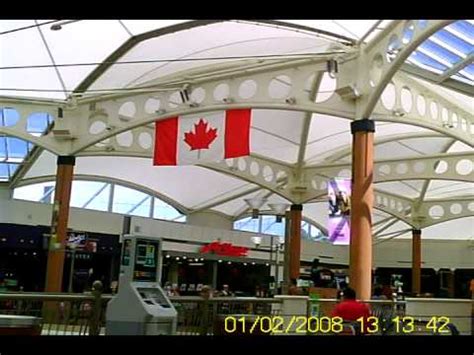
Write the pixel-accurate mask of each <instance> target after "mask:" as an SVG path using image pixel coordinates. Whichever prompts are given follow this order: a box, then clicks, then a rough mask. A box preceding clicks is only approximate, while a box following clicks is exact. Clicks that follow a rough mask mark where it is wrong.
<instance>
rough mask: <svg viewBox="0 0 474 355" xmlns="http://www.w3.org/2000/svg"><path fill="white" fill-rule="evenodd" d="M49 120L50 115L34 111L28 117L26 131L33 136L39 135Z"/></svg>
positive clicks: (50, 118) (46, 126) (50, 119)
mask: <svg viewBox="0 0 474 355" xmlns="http://www.w3.org/2000/svg"><path fill="white" fill-rule="evenodd" d="M51 122H52V117H51V115H49V114H47V113H43V112H41V113H34V114H32V115H31V116H29V117H28V121H27V125H26V131H27V132H28V133H31V134H33V135H34V136H40V135H42V134H43V133H44V132H45V131H46V129H47V128H48V125H49V124H50V123H51Z"/></svg>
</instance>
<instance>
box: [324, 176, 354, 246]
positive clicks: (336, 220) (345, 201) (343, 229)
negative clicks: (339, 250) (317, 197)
mask: <svg viewBox="0 0 474 355" xmlns="http://www.w3.org/2000/svg"><path fill="white" fill-rule="evenodd" d="M328 202H329V221H328V234H329V240H330V241H331V242H332V243H333V244H337V245H349V244H350V235H351V228H350V221H351V180H350V179H343V178H334V179H330V180H329V181H328Z"/></svg>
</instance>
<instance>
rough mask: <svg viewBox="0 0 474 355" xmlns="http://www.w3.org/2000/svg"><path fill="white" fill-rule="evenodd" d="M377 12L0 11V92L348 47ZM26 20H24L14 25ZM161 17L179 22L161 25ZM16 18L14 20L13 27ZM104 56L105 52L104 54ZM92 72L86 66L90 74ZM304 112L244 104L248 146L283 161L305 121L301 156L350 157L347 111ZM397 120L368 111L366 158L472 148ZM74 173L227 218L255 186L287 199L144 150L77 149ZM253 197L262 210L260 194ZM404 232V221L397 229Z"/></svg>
mask: <svg viewBox="0 0 474 355" xmlns="http://www.w3.org/2000/svg"><path fill="white" fill-rule="evenodd" d="M389 22H390V21H382V22H380V23H379V22H378V21H376V20H367V21H366V20H364V21H361V20H334V21H333V20H288V21H281V22H280V23H279V24H276V23H257V22H252V21H225V22H212V21H211V22H210V23H208V24H205V25H199V24H198V25H196V23H194V22H191V21H184V20H179V21H164V20H150V21H141V20H122V21H119V20H101V21H97V20H81V21H72V22H71V23H64V24H63V25H62V29H61V30H59V31H54V30H52V29H51V26H52V25H54V24H57V22H56V23H50V21H45V20H44V21H37V22H35V21H33V20H19V21H16V20H15V21H13V20H2V21H0V33H1V34H0V53H1V55H0V67H1V68H2V69H0V89H1V91H0V95H9V96H15V97H23V96H28V97H37V98H47V99H58V100H64V99H66V98H67V97H68V95H70V94H71V93H72V91H74V90H75V89H77V88H78V87H79V86H81V88H82V90H85V91H86V92H85V94H86V95H95V94H97V91H95V92H94V90H114V89H124V88H131V87H136V86H141V85H145V84H146V85H148V84H150V83H154V82H158V81H159V80H162V79H163V78H166V77H167V76H169V75H171V74H175V73H177V72H181V71H183V70H189V69H196V70H198V69H199V70H203V71H205V69H206V67H207V66H210V65H222V66H226V65H228V63H229V61H228V60H227V59H226V58H233V59H235V58H243V59H249V60H254V59H255V56H282V55H295V54H311V55H317V54H318V53H327V52H330V51H338V52H348V51H350V46H348V43H349V41H353V42H354V43H355V42H357V41H359V40H361V39H362V38H363V36H364V35H365V34H366V33H367V32H368V31H369V30H370V29H373V26H374V25H376V24H378V27H377V29H375V30H374V32H373V33H372V34H371V36H369V37H367V38H366V39H365V40H366V41H367V40H369V39H370V38H373V36H374V35H375V33H376V32H377V31H380V30H381V29H383V28H384V27H386V26H387V25H388V24H389ZM285 23H286V24H287V25H288V26H285ZM38 25H41V26H38ZM293 25H295V26H305V27H306V29H305V28H303V27H291V26H293ZM28 26H35V27H31V28H26V27H28ZM170 26H183V27H182V28H179V29H176V30H169V29H170ZM186 26H189V27H186ZM192 26H195V27H192ZM19 28H25V29H21V30H16V31H14V30H15V29H19ZM171 28H172V29H173V27H171ZM168 30H169V31H168ZM150 31H155V32H156V34H157V35H154V36H151V35H149V33H150ZM160 31H161V32H160ZM167 31H168V32H167ZM325 32H331V33H333V34H335V36H333V37H331V36H330V35H329V34H327V33H325ZM137 36H138V37H137ZM140 36H143V38H142V37H140ZM338 36H343V37H344V38H340V37H338ZM136 38H142V39H141V40H140V41H137V42H136V43H132V44H131V45H130V46H128V47H127V46H126V45H125V44H127V43H130V40H134V39H136ZM25 43H28V45H24V44H25ZM117 50H118V52H117ZM106 60H110V61H111V62H110V63H104V61H106ZM117 62H118V63H119V64H117ZM120 63H121V64H120ZM55 65H56V66H55ZM38 66H40V67H38ZM43 66H44V67H43ZM12 67H21V68H16V69H12ZM94 73H96V74H97V75H95V74H94ZM93 74H94V75H95V76H93V77H91V75H93ZM416 80H418V81H420V79H416ZM423 83H424V85H427V86H428V87H431V88H434V89H435V90H442V91H443V92H444V93H447V94H448V95H451V96H452V97H453V100H455V101H456V102H458V104H459V106H460V107H463V108H464V109H465V110H471V111H472V109H473V102H472V97H469V96H466V95H463V94H460V93H457V92H454V91H452V90H450V89H447V88H441V86H440V85H434V84H430V83H427V82H423ZM333 89H334V85H333V84H332V83H331V79H330V78H328V77H327V75H325V78H324V79H323V84H322V85H321V87H320V93H319V94H318V96H317V99H316V102H319V101H324V100H325V99H327V98H328V96H329V95H330V94H327V91H330V90H333ZM304 117H305V114H304V113H302V112H297V111H283V110H268V109H267V110H264V109H255V110H254V116H253V121H252V128H251V151H252V153H254V154H256V155H258V156H261V157H263V158H267V159H271V160H275V161H278V162H281V163H283V164H287V165H291V164H295V163H296V162H297V159H298V152H299V148H300V143H301V141H302V137H303V136H304V135H305V133H308V140H307V142H308V143H307V145H306V151H305V155H304V164H306V165H317V164H323V163H337V162H339V163H341V162H342V163H343V162H346V163H350V161H351V155H350V147H351V142H352V136H351V133H350V129H349V122H350V121H349V120H347V119H343V118H340V117H335V116H329V115H323V114H313V115H312V118H311V122H310V125H309V128H308V132H305V127H304ZM409 123H410V122H407V124H400V123H391V122H378V123H377V125H376V127H377V128H376V135H375V136H376V148H375V160H380V159H389V158H390V159H391V158H393V159H394V158H407V157H422V156H425V155H433V154H438V153H444V152H466V151H467V152H472V148H470V147H469V146H467V145H466V144H464V143H461V142H459V141H456V140H455V139H453V138H452V137H448V136H445V135H443V134H441V133H439V132H435V131H432V130H430V129H427V128H421V127H417V126H413V125H410V124H409ZM55 159H56V158H55V156H53V155H52V154H51V153H49V152H46V151H43V152H42V153H41V154H40V155H39V158H38V159H36V160H35V161H34V162H33V164H32V165H31V166H29V167H28V168H27V169H25V175H24V176H23V177H22V179H21V180H20V181H18V182H17V183H19V184H20V185H21V184H26V183H33V182H36V181H39V180H47V179H53V178H54V175H55V171H56V161H55ZM75 174H76V175H77V176H81V177H90V178H91V179H94V178H101V179H107V178H108V179H112V180H115V181H124V182H127V183H128V184H129V185H130V184H132V185H135V186H137V187H143V188H146V189H149V190H153V191H156V192H157V193H158V194H161V195H163V196H166V197H167V198H168V199H170V200H172V201H175V202H176V204H177V205H178V206H184V207H185V208H186V209H188V210H190V211H193V210H199V209H201V208H203V207H206V206H209V205H211V207H210V208H211V209H212V210H215V211H219V212H222V213H224V214H227V215H229V216H232V217H234V218H237V217H238V216H241V215H242V214H243V213H244V212H245V211H246V204H245V202H244V199H245V198H250V197H253V196H256V195H259V196H260V195H265V196H267V197H268V203H279V202H288V201H285V199H283V198H282V197H281V196H278V195H276V194H274V193H271V192H269V191H267V190H264V189H262V188H261V187H260V186H258V185H256V184H252V183H249V182H246V181H243V180H240V179H238V178H236V177H232V176H230V175H225V174H222V173H219V172H216V171H212V170H209V169H206V168H203V167H197V166H189V167H188V166H187V167H159V168H157V167H153V166H152V164H151V160H150V159H149V158H133V157H104V156H97V157H79V158H78V159H77V163H76V167H75ZM375 188H376V189H377V190H378V191H382V192H387V193H393V194H397V195H400V196H404V197H408V198H412V199H417V198H420V197H421V198H423V199H426V200H429V199H437V198H447V197H449V198H456V197H460V196H463V197H464V196H474V183H469V182H457V181H456V182H455V181H446V180H433V181H431V182H429V183H428V185H427V186H425V181H424V180H405V181H393V182H381V183H377V184H376V185H375ZM425 189H426V191H424V190H425ZM264 209H266V210H268V209H269V207H268V205H266V206H264ZM304 215H305V216H306V217H307V218H309V219H311V220H313V221H315V222H317V223H319V224H321V225H325V224H326V217H327V206H326V204H325V202H311V203H308V204H306V205H305V206H304ZM388 217H390V216H389V215H388V214H387V213H384V212H382V211H380V210H375V212H374V222H375V223H377V222H379V221H381V220H383V219H386V218H388ZM407 228H409V226H408V225H407V224H406V223H404V222H397V223H396V224H394V225H393V226H391V227H390V228H388V229H387V230H386V231H384V233H390V232H396V231H397V230H404V229H407ZM407 235H409V233H408V234H403V235H401V237H404V236H407ZM424 237H429V238H458V239H470V238H471V239H472V238H474V224H473V218H463V219H458V220H453V221H450V222H446V223H442V224H439V225H435V226H433V227H430V228H427V230H426V234H424Z"/></svg>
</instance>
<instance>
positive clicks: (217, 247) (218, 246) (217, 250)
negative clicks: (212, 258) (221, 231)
mask: <svg viewBox="0 0 474 355" xmlns="http://www.w3.org/2000/svg"><path fill="white" fill-rule="evenodd" d="M199 251H200V252H201V253H212V254H217V255H222V256H247V253H248V251H249V248H246V247H237V246H235V245H232V244H231V243H221V242H212V243H210V244H208V245H205V246H203V247H202V248H201V249H200V250H199Z"/></svg>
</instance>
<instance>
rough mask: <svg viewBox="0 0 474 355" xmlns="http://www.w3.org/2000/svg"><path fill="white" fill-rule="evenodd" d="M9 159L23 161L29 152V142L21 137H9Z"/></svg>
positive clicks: (10, 160)
mask: <svg viewBox="0 0 474 355" xmlns="http://www.w3.org/2000/svg"><path fill="white" fill-rule="evenodd" d="M6 142H7V154H8V158H7V161H9V162H22V161H23V159H25V156H26V155H27V154H28V144H27V142H26V141H24V140H22V139H19V138H12V137H7V139H6Z"/></svg>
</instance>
